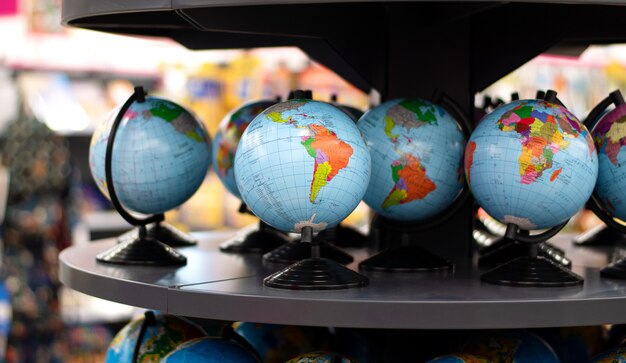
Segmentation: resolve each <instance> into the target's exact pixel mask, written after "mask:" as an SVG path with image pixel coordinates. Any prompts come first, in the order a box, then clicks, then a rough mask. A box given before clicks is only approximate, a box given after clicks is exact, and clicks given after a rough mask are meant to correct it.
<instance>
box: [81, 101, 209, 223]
mask: <svg viewBox="0 0 626 363" xmlns="http://www.w3.org/2000/svg"><path fill="white" fill-rule="evenodd" d="M118 112H119V110H114V111H113V112H111V113H110V114H109V117H108V118H107V120H106V122H104V123H102V124H101V125H100V126H99V127H98V128H97V129H96V130H95V132H94V134H93V136H92V138H91V146H90V148H89V167H90V170H91V174H92V176H93V178H94V180H95V182H96V184H97V185H98V188H99V189H100V191H101V192H102V193H103V194H104V195H106V196H107V197H108V195H109V194H108V190H107V185H106V175H105V169H104V167H105V165H104V163H105V155H106V148H107V142H108V139H109V134H110V131H111V126H112V125H113V122H114V120H115V117H116V116H117V113H118ZM210 163H211V139H210V138H209V135H208V133H207V131H206V130H205V129H204V127H203V125H202V123H200V122H199V121H198V120H197V119H196V118H195V116H193V115H192V114H191V113H190V112H189V111H187V110H185V109H184V108H183V107H181V106H179V105H177V104H175V103H173V102H170V101H168V100H165V99H162V98H158V97H146V100H145V102H137V101H135V102H133V103H132V104H131V106H130V107H129V109H128V110H127V111H126V112H125V114H124V115H123V118H122V121H121V123H120V126H119V128H118V131H117V134H116V137H115V145H114V146H113V155H112V163H111V165H112V170H111V171H112V176H113V182H114V187H115V192H116V194H117V197H118V199H119V200H120V202H121V203H122V205H124V207H126V208H128V209H130V210H132V211H135V212H138V213H143V214H158V213H163V212H165V211H168V210H170V209H172V208H175V207H178V206H179V205H181V204H182V203H183V202H185V201H186V200H187V199H189V197H191V196H192V195H193V193H195V191H196V190H197V189H198V187H199V186H200V184H201V183H202V181H203V180H204V177H205V175H206V173H207V171H208V169H209V165H210Z"/></svg>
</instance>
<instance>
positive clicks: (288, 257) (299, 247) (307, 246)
mask: <svg viewBox="0 0 626 363" xmlns="http://www.w3.org/2000/svg"><path fill="white" fill-rule="evenodd" d="M316 243H317V244H318V245H319V247H320V257H322V258H325V259H329V260H332V261H336V262H338V263H341V264H344V265H346V264H349V263H352V261H354V258H353V257H352V256H350V255H349V254H348V253H346V252H344V251H342V250H341V249H339V248H337V247H335V246H333V245H332V244H330V243H328V242H322V241H319V242H318V241H317V240H316ZM312 247H313V244H312V243H307V242H300V241H295V242H289V243H285V244H283V245H282V246H280V247H278V248H276V249H274V250H272V251H270V252H268V253H266V254H264V255H263V261H265V262H272V263H284V264H291V263H294V262H297V261H300V260H304V259H307V258H309V257H311V249H312Z"/></svg>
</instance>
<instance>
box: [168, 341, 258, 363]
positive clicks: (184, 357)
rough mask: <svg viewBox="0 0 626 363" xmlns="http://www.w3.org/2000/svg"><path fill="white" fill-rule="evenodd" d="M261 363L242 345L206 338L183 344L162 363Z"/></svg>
mask: <svg viewBox="0 0 626 363" xmlns="http://www.w3.org/2000/svg"><path fill="white" fill-rule="evenodd" d="M188 362H203V363H260V362H261V361H259V360H258V359H257V358H256V357H255V356H254V354H252V353H251V352H250V351H248V350H246V349H245V348H243V347H242V346H241V345H239V344H237V343H235V342H233V341H230V340H225V339H221V338H215V337H205V338H198V339H194V340H190V341H188V342H186V343H184V344H181V345H180V346H179V347H178V348H176V350H174V351H172V352H171V353H169V354H168V355H167V356H165V358H163V359H162V360H161V363H188Z"/></svg>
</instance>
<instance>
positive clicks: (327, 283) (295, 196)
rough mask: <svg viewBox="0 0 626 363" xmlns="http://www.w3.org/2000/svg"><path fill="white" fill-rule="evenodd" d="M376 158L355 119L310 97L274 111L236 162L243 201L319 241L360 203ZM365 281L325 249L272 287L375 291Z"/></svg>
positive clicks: (249, 133)
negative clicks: (318, 235) (367, 288)
mask: <svg viewBox="0 0 626 363" xmlns="http://www.w3.org/2000/svg"><path fill="white" fill-rule="evenodd" d="M370 164H371V161H370V154H369V151H368V150H367V147H366V145H365V141H364V140H363V137H362V135H361V133H360V132H359V130H358V128H357V127H356V125H355V124H354V122H353V121H352V119H351V118H350V117H349V116H348V115H347V114H346V113H345V112H343V111H341V110H340V109H338V108H336V107H335V106H332V105H331V104H328V103H325V102H320V101H313V100H311V99H310V98H308V97H307V93H306V92H304V91H295V92H294V99H291V100H288V101H285V102H281V103H278V104H276V105H274V106H271V107H270V108H268V109H267V110H265V111H263V112H262V113H261V114H260V115H259V116H257V117H256V118H255V119H254V120H253V121H252V123H250V125H249V126H248V128H247V129H246V131H245V132H244V133H243V135H242V137H241V140H240V142H239V146H238V150H237V154H236V155H235V179H236V180H237V187H238V189H239V192H240V193H241V196H242V199H243V201H244V202H245V203H246V204H247V205H248V207H249V208H250V210H252V212H253V213H254V214H255V215H256V216H258V217H259V218H260V219H261V220H263V221H264V222H266V223H267V224H269V225H271V226H273V227H275V228H277V229H279V230H282V231H284V232H292V233H299V234H301V236H302V237H301V243H313V242H314V241H313V234H314V233H319V232H321V231H323V230H325V229H327V228H331V227H334V226H336V225H337V224H339V223H340V222H341V221H342V220H343V219H345V218H346V217H347V216H348V215H349V214H350V213H351V212H352V211H353V210H354V209H355V208H356V207H357V205H358V204H359V202H360V201H361V199H362V198H363V195H364V194H365V190H366V188H367V183H368V182H369V179H370V168H371V166H370ZM368 282H369V281H368V279H367V278H366V277H365V276H362V275H360V274H358V273H357V272H354V271H352V270H350V269H348V268H346V267H345V266H343V265H341V264H339V263H337V262H335V261H332V260H330V259H326V258H321V257H320V254H319V245H317V242H315V243H314V244H313V246H312V248H311V258H307V259H304V260H302V261H300V262H297V263H295V264H293V265H291V266H289V267H287V268H286V269H284V270H281V271H279V272H277V273H275V274H273V275H271V276H269V277H267V278H266V279H265V280H264V283H265V285H266V286H269V287H275V288H283V289H310V290H319V289H341V288H348V287H360V286H365V285H367V284H368Z"/></svg>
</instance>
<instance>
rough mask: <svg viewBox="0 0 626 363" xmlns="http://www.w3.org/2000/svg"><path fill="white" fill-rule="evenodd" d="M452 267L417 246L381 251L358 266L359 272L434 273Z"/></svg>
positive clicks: (440, 258)
mask: <svg viewBox="0 0 626 363" xmlns="http://www.w3.org/2000/svg"><path fill="white" fill-rule="evenodd" d="M453 268H454V265H453V264H452V263H451V262H450V261H448V260H446V259H444V258H442V257H439V256H437V255H435V254H433V253H431V252H428V251H427V250H425V249H424V248H422V247H419V246H409V245H400V246H395V247H391V248H389V249H386V250H383V251H381V252H379V253H377V254H375V255H373V256H372V257H370V258H368V259H366V260H364V261H362V262H361V263H360V264H359V270H363V271H375V272H436V271H448V270H452V269H453Z"/></svg>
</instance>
